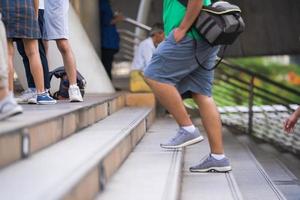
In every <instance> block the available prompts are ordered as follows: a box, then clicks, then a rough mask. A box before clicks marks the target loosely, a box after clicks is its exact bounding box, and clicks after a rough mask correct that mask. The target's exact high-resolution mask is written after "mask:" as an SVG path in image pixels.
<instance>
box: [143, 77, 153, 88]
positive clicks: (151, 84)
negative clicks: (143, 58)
mask: <svg viewBox="0 0 300 200" xmlns="http://www.w3.org/2000/svg"><path fill="white" fill-rule="evenodd" d="M144 80H145V82H146V83H147V84H148V85H149V86H150V87H152V86H153V85H154V84H155V83H156V81H155V80H153V79H150V78H148V77H146V76H144Z"/></svg>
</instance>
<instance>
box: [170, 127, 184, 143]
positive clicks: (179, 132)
mask: <svg viewBox="0 0 300 200" xmlns="http://www.w3.org/2000/svg"><path fill="white" fill-rule="evenodd" d="M182 134H184V131H182V130H181V129H179V130H178V129H177V134H176V135H175V136H174V137H173V138H172V139H171V142H174V141H175V140H176V139H177V138H178V137H179V136H180V135H182Z"/></svg>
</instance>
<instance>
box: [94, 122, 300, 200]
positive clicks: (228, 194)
mask: <svg viewBox="0 0 300 200" xmlns="http://www.w3.org/2000/svg"><path fill="white" fill-rule="evenodd" d="M176 128H177V125H176V124H175V122H174V119H171V118H158V119H156V121H155V123H154V125H153V126H152V127H151V128H150V129H149V131H148V132H147V133H146V136H145V138H144V139H143V140H142V141H141V143H140V144H139V145H138V146H137V148H135V150H134V151H133V153H131V154H130V156H129V157H128V159H127V160H126V162H125V163H124V164H123V165H122V167H121V168H120V170H119V171H118V172H117V173H116V174H115V175H114V176H113V178H112V179H111V181H110V182H109V183H108V184H107V187H106V188H105V190H104V192H102V193H99V194H98V196H97V198H96V199H97V200H115V199H122V200H123V199H124V200H127V199H128V200H135V199H136V200H140V199H143V200H144V199H145V200H148V199H149V200H150V199H161V200H170V199H172V200H177V199H181V200H193V199H195V200H198V199H204V200H206V199H207V200H211V199H213V200H238V199H251V200H252V199H266V200H274V199H286V198H285V196H284V195H283V193H282V192H281V191H280V190H279V189H278V187H277V185H276V184H275V183H274V182H273V180H272V179H271V178H270V177H269V175H268V173H267V172H266V171H265V170H264V168H263V167H262V165H260V163H259V162H258V161H257V160H256V158H255V157H254V155H253V153H252V152H251V151H250V150H249V148H248V147H247V146H246V145H244V144H243V143H242V142H241V141H239V140H238V139H237V138H236V137H235V136H234V135H233V134H232V133H231V132H230V131H229V130H227V129H226V128H224V145H225V149H226V154H227V156H228V157H229V158H230V159H231V163H232V166H233V171H231V172H229V173H190V172H189V170H188V168H189V167H190V166H192V165H194V164H197V163H198V162H199V161H200V159H201V158H202V157H204V156H206V155H207V154H208V153H209V148H208V141H207V138H205V140H204V141H203V142H202V143H200V144H197V145H194V146H191V147H187V148H185V149H180V150H177V151H170V150H163V149H160V147H159V142H160V141H164V140H166V139H168V138H170V137H172V135H173V134H172V133H174V132H175V131H176ZM202 132H204V131H203V130H202ZM298 194H300V193H299V192H298Z"/></svg>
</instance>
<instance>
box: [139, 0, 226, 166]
mask: <svg viewBox="0 0 300 200" xmlns="http://www.w3.org/2000/svg"><path fill="white" fill-rule="evenodd" d="M210 3H211V1H210V0H188V2H187V6H185V5H184V0H164V3H163V21H164V31H165V34H166V36H167V37H166V40H165V41H164V42H162V43H161V44H160V45H159V46H158V47H157V49H156V51H155V52H154V54H153V56H152V59H151V62H150V64H149V65H148V66H147V67H146V69H145V71H144V75H145V79H146V81H147V83H148V84H149V86H150V87H151V88H152V90H153V92H154V94H155V96H156V97H157V99H158V100H159V101H160V102H161V104H162V105H163V106H164V107H165V108H166V109H167V110H168V111H169V113H170V114H172V115H173V116H174V118H175V120H176V122H177V123H178V125H179V126H180V128H179V130H178V132H177V134H176V135H175V137H174V138H172V139H170V140H169V141H168V142H166V143H163V144H161V147H162V148H168V149H177V148H182V147H185V146H188V145H192V144H195V143H198V142H201V141H202V140H203V136H202V135H201V134H200V132H199V130H198V129H197V128H196V127H195V126H194V125H193V123H192V121H191V119H190V117H189V115H188V113H187V111H186V109H185V107H184V105H183V102H182V99H181V96H180V94H183V93H185V92H187V91H190V92H191V93H192V96H193V99H194V100H195V102H196V103H197V105H198V107H199V112H200V114H201V117H202V118H201V119H202V123H203V125H204V128H205V130H206V132H207V135H208V140H209V144H210V149H211V153H210V154H209V155H208V156H207V157H206V159H204V160H203V161H201V162H200V163H199V164H198V165H196V166H193V167H191V168H190V171H191V172H208V171H218V172H227V171H230V170H231V166H230V163H229V159H228V158H226V156H225V155H224V148H223V142H222V124H221V120H220V115H219V112H218V110H217V107H216V105H215V102H214V100H213V98H212V96H211V90H212V84H213V78H214V72H213V70H211V71H209V70H205V69H204V68H202V67H200V66H199V65H198V63H197V61H196V57H197V60H198V61H199V62H200V63H201V65H203V66H204V67H205V68H207V69H211V68H213V66H214V63H215V60H216V56H217V53H218V51H219V46H211V45H210V44H209V43H207V42H206V41H205V40H204V39H202V37H201V35H199V34H198V32H197V31H196V30H195V29H194V28H193V27H192V25H193V23H194V21H195V19H196V18H197V17H198V15H199V13H200V12H201V9H202V6H203V5H210Z"/></svg>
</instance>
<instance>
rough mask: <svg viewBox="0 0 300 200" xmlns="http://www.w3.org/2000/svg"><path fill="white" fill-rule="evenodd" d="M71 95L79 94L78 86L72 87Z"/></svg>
mask: <svg viewBox="0 0 300 200" xmlns="http://www.w3.org/2000/svg"><path fill="white" fill-rule="evenodd" d="M70 93H71V95H79V90H78V89H77V88H70Z"/></svg>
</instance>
